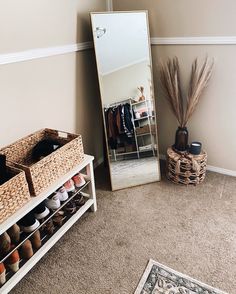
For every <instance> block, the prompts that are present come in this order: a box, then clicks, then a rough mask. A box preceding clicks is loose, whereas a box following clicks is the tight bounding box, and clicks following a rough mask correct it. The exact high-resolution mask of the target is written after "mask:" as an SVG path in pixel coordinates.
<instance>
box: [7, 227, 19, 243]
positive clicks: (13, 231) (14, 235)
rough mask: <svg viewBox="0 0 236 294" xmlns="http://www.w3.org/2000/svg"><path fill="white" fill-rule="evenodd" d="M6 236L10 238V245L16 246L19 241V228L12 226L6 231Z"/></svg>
mask: <svg viewBox="0 0 236 294" xmlns="http://www.w3.org/2000/svg"><path fill="white" fill-rule="evenodd" d="M7 233H8V235H9V236H10V238H11V243H13V244H17V243H18V242H19V241H20V227H19V226H18V225H17V224H14V225H13V226H12V227H10V229H8V230H7Z"/></svg>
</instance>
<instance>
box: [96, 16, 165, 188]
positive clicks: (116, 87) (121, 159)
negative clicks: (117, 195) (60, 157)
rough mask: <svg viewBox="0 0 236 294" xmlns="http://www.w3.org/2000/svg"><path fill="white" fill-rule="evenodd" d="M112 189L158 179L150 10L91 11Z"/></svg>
mask: <svg viewBox="0 0 236 294" xmlns="http://www.w3.org/2000/svg"><path fill="white" fill-rule="evenodd" d="M91 18H92V27H93V36H94V44H95V51H96V59H97V67H98V75H99V83H100V91H101V98H102V107H103V117H104V123H105V130H106V143H107V151H108V157H109V167H110V174H111V182H112V183H111V184H112V190H117V189H122V188H127V187H130V186H136V185H142V184H146V183H150V182H155V181H158V180H160V171H159V160H158V145H157V128H156V113H155V101H154V93H153V79H152V67H151V58H150V44H149V33H148V22H147V14H146V12H118V13H92V14H91Z"/></svg>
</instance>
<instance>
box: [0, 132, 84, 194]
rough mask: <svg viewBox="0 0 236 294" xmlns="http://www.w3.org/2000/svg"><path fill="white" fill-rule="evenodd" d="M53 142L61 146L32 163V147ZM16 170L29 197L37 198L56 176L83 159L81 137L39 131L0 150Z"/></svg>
mask: <svg viewBox="0 0 236 294" xmlns="http://www.w3.org/2000/svg"><path fill="white" fill-rule="evenodd" d="M48 138H51V139H55V140H58V141H59V142H60V143H62V144H63V146H62V147H60V148H59V149H57V150H55V151H54V152H53V153H51V154H50V155H48V156H46V157H44V158H43V159H42V160H40V161H38V162H33V161H32V149H33V147H34V146H35V145H36V144H37V143H38V142H40V141H41V140H43V139H48ZM0 152H1V153H4V154H6V156H7V159H8V160H9V161H10V162H12V163H13V164H14V165H15V166H16V167H18V168H20V169H23V170H24V171H25V173H26V178H27V181H28V184H29V188H30V193H31V194H32V195H38V194H40V193H41V192H42V191H43V190H44V189H46V188H47V187H49V186H50V185H51V184H52V183H53V182H55V181H56V180H57V179H58V178H59V177H60V176H62V175H64V174H66V173H67V172H69V171H70V170H71V169H73V168H74V167H75V166H76V165H78V164H79V163H80V162H81V161H82V160H83V159H84V149H83V143H82V137H81V135H75V134H70V133H65V132H61V131H56V130H51V129H43V130H40V131H38V132H35V133H33V134H31V135H29V136H27V137H25V138H23V139H20V140H19V141H17V142H15V143H13V144H11V145H9V146H7V147H5V148H3V149H2V150H0Z"/></svg>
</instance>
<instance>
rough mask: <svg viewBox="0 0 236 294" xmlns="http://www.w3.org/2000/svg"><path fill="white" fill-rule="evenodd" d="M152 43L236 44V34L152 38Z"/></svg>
mask: <svg viewBox="0 0 236 294" xmlns="http://www.w3.org/2000/svg"><path fill="white" fill-rule="evenodd" d="M151 44H152V45H236V36H216V37H211V36H209V37H169V38H155V37H153V38H151Z"/></svg>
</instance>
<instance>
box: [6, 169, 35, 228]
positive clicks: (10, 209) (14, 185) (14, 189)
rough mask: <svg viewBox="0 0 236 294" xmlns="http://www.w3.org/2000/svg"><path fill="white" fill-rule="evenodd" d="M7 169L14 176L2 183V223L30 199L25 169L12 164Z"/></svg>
mask: <svg viewBox="0 0 236 294" xmlns="http://www.w3.org/2000/svg"><path fill="white" fill-rule="evenodd" d="M7 171H8V173H9V174H11V175H12V178H11V179H10V180H8V181H7V182H6V183H4V184H2V185H0V223H2V222H3V221H4V220H6V219H7V218H8V217H10V216H11V215H12V214H13V213H14V212H16V211H17V210H18V209H19V208H21V207H22V206H23V205H24V204H25V203H26V202H28V201H29V200H30V192H29V187H28V184H27V181H26V177H25V173H24V171H22V170H19V169H17V168H14V167H10V166H8V167H7Z"/></svg>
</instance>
